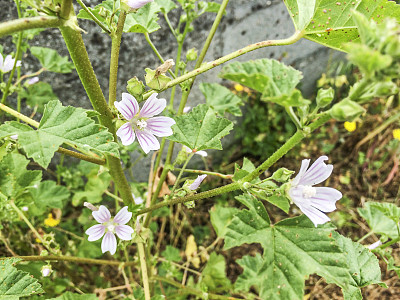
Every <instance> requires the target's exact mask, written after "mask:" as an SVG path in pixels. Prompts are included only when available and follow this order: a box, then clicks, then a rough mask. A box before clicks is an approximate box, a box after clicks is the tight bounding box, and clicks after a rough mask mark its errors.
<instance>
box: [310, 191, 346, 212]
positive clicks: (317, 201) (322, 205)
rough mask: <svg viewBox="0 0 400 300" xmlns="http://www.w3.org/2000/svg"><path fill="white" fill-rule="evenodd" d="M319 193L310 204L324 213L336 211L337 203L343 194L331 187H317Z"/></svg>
mask: <svg viewBox="0 0 400 300" xmlns="http://www.w3.org/2000/svg"><path fill="white" fill-rule="evenodd" d="M315 189H316V191H317V193H316V194H315V196H313V197H311V198H310V199H308V200H309V203H310V204H311V205H312V206H313V207H315V208H317V209H319V210H320V211H323V212H331V211H334V210H335V209H336V205H335V203H336V201H338V200H339V199H340V198H342V193H341V192H339V191H338V190H336V189H334V188H330V187H316V188H315Z"/></svg>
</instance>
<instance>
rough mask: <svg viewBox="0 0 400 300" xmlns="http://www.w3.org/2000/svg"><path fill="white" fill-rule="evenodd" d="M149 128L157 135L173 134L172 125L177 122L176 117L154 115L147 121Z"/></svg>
mask: <svg viewBox="0 0 400 300" xmlns="http://www.w3.org/2000/svg"><path fill="white" fill-rule="evenodd" d="M146 122H147V129H149V130H150V131H151V133H152V134H154V135H155V136H161V137H164V136H170V135H172V134H173V132H172V129H171V126H172V125H174V124H175V123H176V122H175V120H174V119H172V118H169V117H153V118H150V119H148V120H147V121H146Z"/></svg>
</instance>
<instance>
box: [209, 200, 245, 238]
mask: <svg viewBox="0 0 400 300" xmlns="http://www.w3.org/2000/svg"><path fill="white" fill-rule="evenodd" d="M238 212H239V210H238V209H237V208H234V207H223V206H220V205H214V206H213V207H212V208H211V210H210V219H211V224H212V225H213V227H214V230H215V232H216V233H217V236H218V237H219V238H224V237H225V234H226V231H227V228H228V225H229V224H230V223H231V221H232V218H233V216H234V215H236V214H237V213H238Z"/></svg>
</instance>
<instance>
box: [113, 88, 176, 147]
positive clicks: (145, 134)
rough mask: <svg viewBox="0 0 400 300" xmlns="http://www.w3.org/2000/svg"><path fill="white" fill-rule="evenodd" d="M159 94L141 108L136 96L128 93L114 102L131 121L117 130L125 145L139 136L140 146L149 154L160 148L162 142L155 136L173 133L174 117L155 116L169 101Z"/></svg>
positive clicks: (151, 97)
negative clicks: (161, 97)
mask: <svg viewBox="0 0 400 300" xmlns="http://www.w3.org/2000/svg"><path fill="white" fill-rule="evenodd" d="M157 95H158V94H152V95H151V96H150V97H149V99H147V101H146V102H145V103H144V104H143V107H142V109H139V104H138V102H137V101H136V99H135V97H133V96H132V95H130V94H128V93H122V100H121V101H120V102H115V103H114V105H115V107H116V108H117V109H118V111H119V112H120V113H121V114H122V115H123V117H124V118H125V119H127V120H128V121H129V122H128V123H125V124H124V125H122V126H121V127H120V128H119V129H118V131H117V136H119V137H120V139H121V141H122V144H123V145H124V146H127V145H130V144H132V143H133V142H134V141H135V136H137V139H138V141H139V144H140V146H141V147H142V149H143V151H144V152H145V153H146V154H147V153H149V152H150V150H158V149H160V143H159V142H158V140H157V138H156V137H155V136H160V137H164V136H170V135H172V134H173V132H172V129H171V126H172V125H174V124H175V121H174V119H172V118H169V117H154V116H155V115H158V114H160V113H161V112H162V111H163V110H164V109H165V107H166V106H167V101H166V100H165V99H158V98H157Z"/></svg>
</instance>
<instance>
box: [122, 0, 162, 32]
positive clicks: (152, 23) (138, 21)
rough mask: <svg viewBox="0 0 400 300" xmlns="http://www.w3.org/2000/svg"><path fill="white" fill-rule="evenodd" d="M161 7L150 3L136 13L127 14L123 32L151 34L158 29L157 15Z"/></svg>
mask: <svg viewBox="0 0 400 300" xmlns="http://www.w3.org/2000/svg"><path fill="white" fill-rule="evenodd" d="M160 11H161V7H160V6H159V5H158V4H157V3H155V2H151V3H148V4H146V5H145V6H143V7H141V8H140V9H139V10H138V11H137V12H136V13H132V14H128V15H127V16H126V21H125V25H124V32H139V33H152V32H154V31H157V30H158V29H160V28H161V27H160V25H158V23H157V21H158V13H159V12H160Z"/></svg>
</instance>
